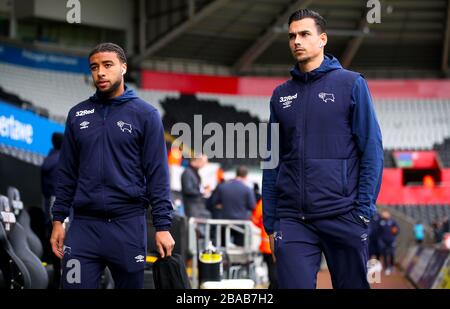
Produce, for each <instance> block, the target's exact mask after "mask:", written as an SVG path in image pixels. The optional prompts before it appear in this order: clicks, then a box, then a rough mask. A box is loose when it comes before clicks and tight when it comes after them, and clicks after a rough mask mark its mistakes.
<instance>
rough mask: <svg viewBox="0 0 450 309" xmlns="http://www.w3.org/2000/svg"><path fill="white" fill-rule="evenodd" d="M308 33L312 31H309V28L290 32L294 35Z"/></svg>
mask: <svg viewBox="0 0 450 309" xmlns="http://www.w3.org/2000/svg"><path fill="white" fill-rule="evenodd" d="M306 33H311V31H309V30H300V31H297V32H295V31H292V32H289V35H294V34H306Z"/></svg>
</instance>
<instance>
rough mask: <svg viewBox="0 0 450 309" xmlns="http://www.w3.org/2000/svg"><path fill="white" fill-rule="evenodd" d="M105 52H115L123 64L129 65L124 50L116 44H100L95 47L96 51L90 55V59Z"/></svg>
mask: <svg viewBox="0 0 450 309" xmlns="http://www.w3.org/2000/svg"><path fill="white" fill-rule="evenodd" d="M103 52H113V53H116V54H117V57H118V58H119V59H120V61H121V62H122V63H127V56H126V55H125V52H124V50H123V49H122V47H120V46H119V45H117V44H114V43H100V44H98V45H97V46H95V47H94V49H93V50H92V51H91V52H90V53H89V58H91V57H92V56H93V55H95V54H97V53H103Z"/></svg>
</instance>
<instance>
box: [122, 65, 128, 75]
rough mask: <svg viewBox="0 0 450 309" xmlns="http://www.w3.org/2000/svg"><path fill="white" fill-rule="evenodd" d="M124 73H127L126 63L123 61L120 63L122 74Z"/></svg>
mask: <svg viewBox="0 0 450 309" xmlns="http://www.w3.org/2000/svg"><path fill="white" fill-rule="evenodd" d="M125 73H127V64H126V63H123V64H122V75H125Z"/></svg>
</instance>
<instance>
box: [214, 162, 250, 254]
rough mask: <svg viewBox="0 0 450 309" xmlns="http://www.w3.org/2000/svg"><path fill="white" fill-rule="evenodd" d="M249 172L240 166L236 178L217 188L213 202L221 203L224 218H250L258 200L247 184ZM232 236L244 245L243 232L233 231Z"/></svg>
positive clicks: (239, 243) (235, 240)
mask: <svg viewBox="0 0 450 309" xmlns="http://www.w3.org/2000/svg"><path fill="white" fill-rule="evenodd" d="M247 174H248V170H247V168H246V167H245V166H239V167H238V168H237V169H236V178H234V179H231V180H229V181H227V182H225V183H223V184H221V185H220V187H219V188H218V189H217V193H216V194H215V196H214V200H213V201H212V204H213V205H220V209H221V210H222V212H221V218H222V219H231V220H250V218H251V213H252V211H253V209H254V208H255V206H256V200H255V194H254V193H253V190H252V189H251V188H250V187H249V186H248V185H247V184H246V181H247ZM232 236H233V238H234V242H235V243H236V244H237V245H243V243H244V238H243V234H242V233H235V232H234V231H232Z"/></svg>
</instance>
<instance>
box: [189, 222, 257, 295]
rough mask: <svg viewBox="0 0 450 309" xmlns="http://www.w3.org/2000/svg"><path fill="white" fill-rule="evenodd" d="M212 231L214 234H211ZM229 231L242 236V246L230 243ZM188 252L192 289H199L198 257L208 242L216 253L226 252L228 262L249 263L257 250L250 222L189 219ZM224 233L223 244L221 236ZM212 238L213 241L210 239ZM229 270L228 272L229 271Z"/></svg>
mask: <svg viewBox="0 0 450 309" xmlns="http://www.w3.org/2000/svg"><path fill="white" fill-rule="evenodd" d="M213 231H214V232H213ZM231 231H234V232H235V234H242V237H243V241H244V242H243V245H237V244H234V243H233V242H232V241H231ZM188 233H189V236H188V239H189V245H188V247H189V252H190V254H192V256H193V258H192V287H193V288H199V277H198V257H199V253H200V251H201V250H203V249H205V248H206V246H207V245H208V243H209V242H210V241H212V242H213V244H214V246H215V247H216V249H217V250H218V251H223V252H226V254H227V256H228V257H229V258H230V260H234V261H237V263H242V264H246V263H251V261H252V258H253V257H254V255H255V254H256V253H258V250H257V248H256V250H255V246H254V242H253V238H252V233H253V228H252V223H251V221H250V220H221V219H204V218H194V217H191V218H189V228H188ZM223 233H224V235H225V238H224V240H225V241H224V243H222V240H223V238H222V234H223ZM212 238H214V239H212ZM231 270H232V272H231V273H232V274H233V275H234V274H236V269H235V268H232V269H231ZM231 270H230V271H231Z"/></svg>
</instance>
